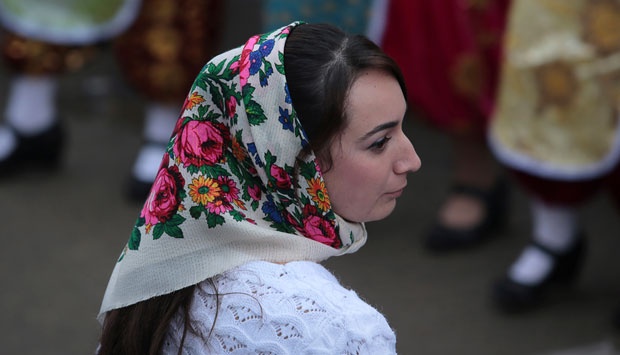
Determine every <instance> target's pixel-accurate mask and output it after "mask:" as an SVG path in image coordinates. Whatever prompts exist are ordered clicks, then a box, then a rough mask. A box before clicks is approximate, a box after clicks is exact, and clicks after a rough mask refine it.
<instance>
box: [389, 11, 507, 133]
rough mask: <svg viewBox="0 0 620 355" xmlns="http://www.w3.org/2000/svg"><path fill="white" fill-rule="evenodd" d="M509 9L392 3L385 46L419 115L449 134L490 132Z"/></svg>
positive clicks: (411, 103)
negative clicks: (502, 43)
mask: <svg viewBox="0 0 620 355" xmlns="http://www.w3.org/2000/svg"><path fill="white" fill-rule="evenodd" d="M508 8H509V1H508V0H477V1H476V0H469V1H466V0H390V7H389V9H388V15H387V22H386V28H385V32H384V36H383V40H382V46H383V49H384V50H385V52H386V53H388V54H389V55H390V56H391V57H392V58H394V60H396V62H397V63H398V64H399V66H400V67H401V69H402V71H403V74H404V76H405V80H406V83H407V90H408V92H409V98H408V99H409V103H410V105H412V106H413V109H414V110H415V109H417V110H421V111H422V113H423V114H424V116H426V118H427V119H429V120H430V121H431V122H432V123H433V124H435V125H437V126H439V127H443V128H445V129H448V130H454V131H457V132H458V131H462V130H471V129H476V130H480V129H484V127H485V126H486V122H487V119H488V117H489V115H490V114H491V111H492V109H493V104H494V98H495V91H496V87H497V80H498V75H499V64H500V59H501V38H502V35H503V32H504V29H505V25H506V15H507V11H508ZM459 68H460V69H459ZM459 82H460V83H461V84H460V86H459V85H458V84H455V83H459Z"/></svg>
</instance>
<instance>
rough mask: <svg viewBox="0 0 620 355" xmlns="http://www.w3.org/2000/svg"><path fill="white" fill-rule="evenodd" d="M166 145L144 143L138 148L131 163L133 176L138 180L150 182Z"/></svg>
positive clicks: (153, 177)
mask: <svg viewBox="0 0 620 355" xmlns="http://www.w3.org/2000/svg"><path fill="white" fill-rule="evenodd" d="M165 150H166V146H164V145H156V144H146V145H144V146H142V148H140V151H139V152H138V157H137V158H136V161H135V162H134V164H133V176H134V178H136V179H137V180H138V181H142V182H146V183H152V182H153V181H155V176H157V170H158V169H159V165H160V164H161V160H162V158H163V157H164V151H165Z"/></svg>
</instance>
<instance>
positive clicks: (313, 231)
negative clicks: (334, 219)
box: [300, 215, 342, 248]
mask: <svg viewBox="0 0 620 355" xmlns="http://www.w3.org/2000/svg"><path fill="white" fill-rule="evenodd" d="M302 223H303V225H302V227H301V230H300V232H301V233H302V234H303V235H304V236H305V237H307V238H310V239H312V240H315V241H317V242H319V243H322V244H325V245H329V246H331V247H333V248H340V247H341V246H342V243H341V242H340V238H338V236H337V235H336V230H335V229H334V226H333V225H332V224H331V223H330V222H329V221H327V220H325V219H323V218H321V216H317V215H310V216H307V217H304V219H303V221H302Z"/></svg>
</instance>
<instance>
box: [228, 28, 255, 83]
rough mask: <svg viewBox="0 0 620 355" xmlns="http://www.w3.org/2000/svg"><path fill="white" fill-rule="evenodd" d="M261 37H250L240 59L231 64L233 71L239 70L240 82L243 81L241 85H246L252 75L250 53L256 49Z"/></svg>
mask: <svg viewBox="0 0 620 355" xmlns="http://www.w3.org/2000/svg"><path fill="white" fill-rule="evenodd" d="M259 38H260V36H253V37H252V38H250V39H248V41H247V42H246V43H245V46H243V50H241V57H240V58H239V61H237V62H235V63H233V64H232V65H231V66H230V69H232V70H233V71H235V70H239V82H240V83H241V87H244V86H245V84H246V83H247V82H248V78H249V77H250V64H251V63H250V53H252V49H254V45H255V44H256V42H258V39H259Z"/></svg>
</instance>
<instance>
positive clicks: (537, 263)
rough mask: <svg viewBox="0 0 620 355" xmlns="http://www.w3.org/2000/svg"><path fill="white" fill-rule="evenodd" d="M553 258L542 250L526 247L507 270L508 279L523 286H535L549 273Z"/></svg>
mask: <svg viewBox="0 0 620 355" xmlns="http://www.w3.org/2000/svg"><path fill="white" fill-rule="evenodd" d="M552 267H553V257H551V256H550V255H549V254H547V253H545V252H543V251H542V250H540V249H538V248H536V247H533V246H528V247H526V248H525V249H524V250H523V252H521V255H520V256H519V259H517V261H516V262H515V263H513V264H512V266H511V267H510V269H509V270H508V277H510V278H511V279H512V280H513V281H516V282H517V283H520V284H525V285H530V286H531V285H537V284H539V283H540V282H541V281H542V280H543V279H544V278H545V276H547V275H548V274H549V272H551V268H552Z"/></svg>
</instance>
